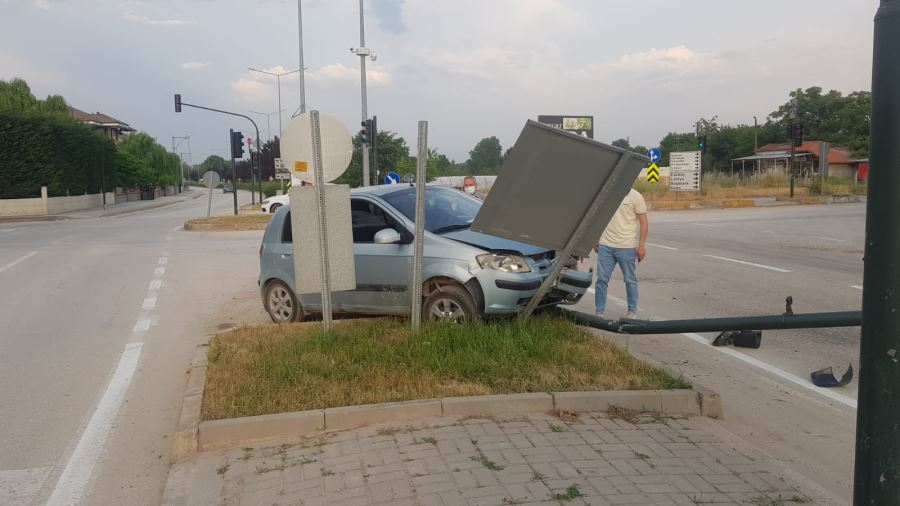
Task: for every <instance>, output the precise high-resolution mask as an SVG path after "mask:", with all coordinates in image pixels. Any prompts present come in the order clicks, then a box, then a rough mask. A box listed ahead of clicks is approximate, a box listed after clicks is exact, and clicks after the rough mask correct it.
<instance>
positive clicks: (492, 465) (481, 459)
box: [469, 452, 506, 471]
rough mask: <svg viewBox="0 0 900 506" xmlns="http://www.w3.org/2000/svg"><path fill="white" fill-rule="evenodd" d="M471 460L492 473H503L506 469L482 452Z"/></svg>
mask: <svg viewBox="0 0 900 506" xmlns="http://www.w3.org/2000/svg"><path fill="white" fill-rule="evenodd" d="M469 458H470V459H471V460H474V461H475V462H478V463H479V464H481V465H483V466H484V467H486V468H488V469H490V470H491V471H502V470H504V469H506V467H505V466H501V465H499V464H497V463H496V462H494V461H493V460H491V459H489V458H487V457H485V456H484V454H483V453H481V452H478V455H473V456H471V457H469Z"/></svg>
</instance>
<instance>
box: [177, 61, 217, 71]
mask: <svg viewBox="0 0 900 506" xmlns="http://www.w3.org/2000/svg"><path fill="white" fill-rule="evenodd" d="M209 66H210V64H209V63H204V62H198V61H192V62H188V63H182V64H181V69H182V70H200V69H205V68H209Z"/></svg>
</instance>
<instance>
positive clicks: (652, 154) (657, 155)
mask: <svg viewBox="0 0 900 506" xmlns="http://www.w3.org/2000/svg"><path fill="white" fill-rule="evenodd" d="M647 158H649V159H650V163H654V164H655V163H656V162H658V161H660V160H661V159H662V152H661V151H660V150H659V148H650V150H649V151H647Z"/></svg>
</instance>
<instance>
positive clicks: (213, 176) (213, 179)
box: [203, 170, 222, 188]
mask: <svg viewBox="0 0 900 506" xmlns="http://www.w3.org/2000/svg"><path fill="white" fill-rule="evenodd" d="M221 181H222V178H221V177H219V173H218V172H214V171H211V170H208V171H206V172H204V173H203V184H205V185H206V187H207V188H212V187H213V186H219V183H220V182H221Z"/></svg>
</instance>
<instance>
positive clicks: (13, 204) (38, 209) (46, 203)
mask: <svg viewBox="0 0 900 506" xmlns="http://www.w3.org/2000/svg"><path fill="white" fill-rule="evenodd" d="M115 201H116V197H115V194H113V193H107V194H106V203H107V204H113V203H115ZM102 205H103V196H102V195H101V194H99V193H95V194H91V195H76V196H69V197H49V198H48V197H47V188H46V187H42V188H41V196H40V197H36V198H29V199H0V216H43V215H47V214H60V213H68V212H71V211H78V210H81V209H96V208H98V207H101V206H102Z"/></svg>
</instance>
